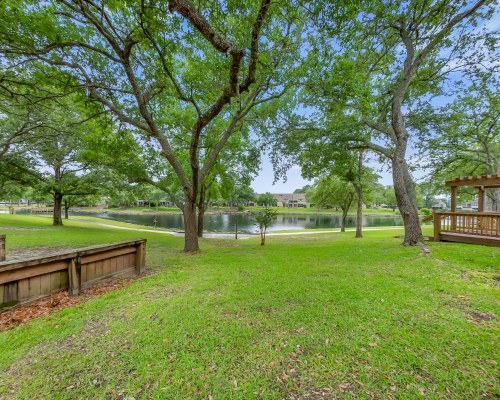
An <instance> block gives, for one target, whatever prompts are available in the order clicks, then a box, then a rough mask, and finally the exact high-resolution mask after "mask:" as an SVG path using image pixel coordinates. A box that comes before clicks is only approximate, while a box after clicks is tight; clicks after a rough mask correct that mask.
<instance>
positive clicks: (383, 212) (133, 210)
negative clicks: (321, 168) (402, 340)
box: [0, 206, 400, 217]
mask: <svg viewBox="0 0 500 400" xmlns="http://www.w3.org/2000/svg"><path fill="white" fill-rule="evenodd" d="M31 208H32V207H27V206H20V207H18V206H16V207H14V209H15V210H16V211H21V210H29V209H31ZM272 208H273V209H275V210H277V212H278V214H317V215H341V214H342V212H341V211H338V210H334V209H327V208H320V209H319V210H318V209H317V208H283V207H272ZM35 209H36V207H35ZM76 209H77V210H79V211H84V212H92V213H121V214H148V215H151V214H182V211H181V210H180V209H179V208H178V207H163V206H161V207H128V208H96V207H77V208H76ZM263 209H264V207H245V208H244V209H243V210H240V211H238V209H237V208H230V207H210V208H209V209H208V210H207V214H211V213H212V214H216V213H238V212H249V211H250V212H257V211H262V210H263ZM0 210H4V211H6V210H8V207H6V206H0ZM363 214H364V215H376V216H391V217H394V216H398V215H400V213H399V211H397V210H396V211H393V210H392V209H390V208H365V209H363ZM349 215H350V216H355V215H356V210H350V211H349Z"/></svg>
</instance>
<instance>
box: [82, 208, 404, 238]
mask: <svg viewBox="0 0 500 400" xmlns="http://www.w3.org/2000/svg"><path fill="white" fill-rule="evenodd" d="M73 215H87V216H94V217H99V218H106V219H113V220H116V221H122V222H129V223H133V224H138V225H147V226H153V220H154V219H155V218H156V220H157V221H158V222H157V226H158V227H162V228H169V229H179V230H182V229H184V221H183V217H182V214H164V215H156V216H153V215H128V214H121V213H84V212H75V213H73ZM340 219H341V217H340V215H315V214H279V215H278V216H277V218H276V221H275V222H274V223H273V224H272V226H270V227H269V228H268V231H278V230H290V229H327V228H340ZM236 221H238V231H239V232H245V233H256V232H257V231H258V230H257V228H256V226H255V222H254V220H253V218H252V215H251V214H250V213H243V214H208V215H205V218H204V225H205V230H206V231H208V232H234V229H235V224H236ZM402 224H403V220H402V219H401V217H399V216H394V217H392V216H364V217H363V226H368V227H377V226H401V225H402ZM346 226H347V227H348V228H352V227H355V226H356V217H354V216H352V217H351V216H350V217H347V221H346Z"/></svg>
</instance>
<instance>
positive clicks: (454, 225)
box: [434, 212, 500, 247]
mask: <svg viewBox="0 0 500 400" xmlns="http://www.w3.org/2000/svg"><path fill="white" fill-rule="evenodd" d="M434 241H435V242H439V241H448V242H460V243H471V244H482V245H485V246H494V247H500V213H496V212H477V213H474V212H469V213H467V212H439V213H434Z"/></svg>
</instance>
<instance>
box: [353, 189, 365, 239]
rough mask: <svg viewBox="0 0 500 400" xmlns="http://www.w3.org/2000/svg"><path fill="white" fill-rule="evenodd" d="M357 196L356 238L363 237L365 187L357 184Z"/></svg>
mask: <svg viewBox="0 0 500 400" xmlns="http://www.w3.org/2000/svg"><path fill="white" fill-rule="evenodd" d="M356 196H357V198H358V206H357V211H356V236H355V237H356V238H362V237H363V189H362V188H361V186H356Z"/></svg>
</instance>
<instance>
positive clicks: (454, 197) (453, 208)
mask: <svg viewBox="0 0 500 400" xmlns="http://www.w3.org/2000/svg"><path fill="white" fill-rule="evenodd" d="M456 211H457V187H456V186H452V187H451V212H456Z"/></svg>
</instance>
